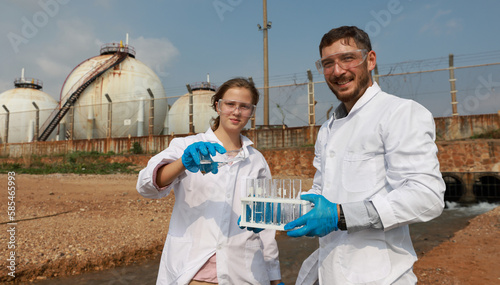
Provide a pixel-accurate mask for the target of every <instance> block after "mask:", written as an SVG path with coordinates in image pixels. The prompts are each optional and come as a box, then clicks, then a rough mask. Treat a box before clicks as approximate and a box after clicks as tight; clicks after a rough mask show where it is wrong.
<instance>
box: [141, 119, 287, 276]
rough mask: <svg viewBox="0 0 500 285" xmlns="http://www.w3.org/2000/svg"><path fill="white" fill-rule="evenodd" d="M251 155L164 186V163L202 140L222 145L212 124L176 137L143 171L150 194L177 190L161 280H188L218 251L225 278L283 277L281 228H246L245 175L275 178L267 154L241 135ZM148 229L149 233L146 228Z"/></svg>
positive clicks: (146, 191)
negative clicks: (242, 221) (159, 176)
mask: <svg viewBox="0 0 500 285" xmlns="http://www.w3.org/2000/svg"><path fill="white" fill-rule="evenodd" d="M241 140H242V143H243V152H244V156H245V159H244V160H243V161H240V162H236V163H234V164H233V165H225V166H222V167H221V168H219V173H218V174H215V175H214V174H212V173H208V174H206V175H203V174H201V173H200V172H197V173H192V172H189V171H187V170H186V171H185V172H184V173H183V174H181V175H180V176H179V177H178V178H176V179H175V181H173V182H172V183H171V184H170V185H169V186H167V187H165V188H164V189H158V188H157V186H155V183H154V181H155V180H156V172H157V169H158V167H159V166H161V165H164V164H167V163H171V162H173V161H175V160H177V159H179V158H180V157H181V156H182V154H183V152H184V150H185V149H186V147H187V146H189V145H190V144H192V143H194V142H197V141H207V142H215V143H219V144H221V145H222V143H221V142H220V141H219V140H218V139H217V137H216V136H215V134H214V133H213V131H212V130H210V129H209V130H208V131H207V132H206V133H202V134H197V135H194V136H189V137H185V138H175V139H173V140H172V142H171V143H170V145H169V147H168V148H167V149H166V150H164V151H162V152H160V153H159V154H157V155H155V156H154V157H152V158H151V160H150V161H149V162H148V165H147V167H146V168H145V169H143V170H142V171H141V172H140V173H139V179H138V181H137V190H138V191H139V193H140V194H141V195H142V196H144V197H146V198H153V199H156V198H161V197H164V196H166V195H168V194H169V192H170V191H171V190H173V191H174V193H175V205H174V209H173V212H172V217H171V219H170V226H169V230H168V235H167V240H166V242H165V246H164V249H163V254H162V257H161V262H160V269H159V273H158V280H157V284H187V283H189V281H190V280H191V279H192V277H193V276H194V275H195V274H196V273H197V272H198V270H199V269H200V268H201V267H202V266H203V265H204V264H205V262H206V261H207V260H208V259H209V258H210V257H211V256H212V255H213V254H214V253H216V254H217V278H218V282H219V284H266V285H267V284H269V282H270V280H278V279H281V274H280V267H279V260H278V247H277V244H276V240H275V239H274V238H275V231H273V230H264V231H262V232H260V233H259V234H255V233H253V232H252V231H248V230H246V229H240V228H239V226H238V224H237V222H238V218H239V216H240V215H241V202H240V194H241V191H243V190H245V188H244V187H243V185H244V184H243V183H244V178H246V177H250V178H270V177H271V175H270V170H269V166H268V165H267V162H266V161H265V159H264V157H263V156H262V154H261V153H260V152H259V151H257V150H256V149H254V148H253V147H252V146H251V145H252V142H251V141H250V140H249V139H248V138H246V137H244V136H241ZM145 234H147V233H145Z"/></svg>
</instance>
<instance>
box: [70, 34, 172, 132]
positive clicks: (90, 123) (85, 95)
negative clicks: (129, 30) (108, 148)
mask: <svg viewBox="0 0 500 285" xmlns="http://www.w3.org/2000/svg"><path fill="white" fill-rule="evenodd" d="M119 50H121V51H123V50H125V51H126V52H127V53H128V56H127V57H126V58H125V59H124V60H123V61H122V62H121V63H119V64H118V65H116V66H114V67H112V68H110V69H108V70H107V71H106V72H104V73H103V74H101V75H100V76H99V77H98V78H97V79H95V81H93V82H92V83H91V84H90V85H88V86H87V87H86V88H85V89H84V91H83V92H82V93H81V95H80V96H79V98H78V100H76V102H75V103H74V111H73V115H71V112H69V113H68V115H69V116H68V115H66V119H67V121H68V124H70V121H71V120H73V129H72V132H73V139H90V138H105V137H106V136H107V134H108V132H107V131H108V128H109V124H110V120H109V117H111V136H112V137H126V136H137V135H148V134H149V133H148V132H149V130H150V128H149V123H150V118H151V117H153V118H154V123H153V125H154V128H153V134H154V135H159V134H161V133H162V131H163V123H164V121H165V116H166V112H167V100H166V98H165V97H166V95H165V90H164V88H163V84H162V83H161V81H160V79H159V78H158V76H157V75H156V74H155V73H154V72H153V70H151V69H150V68H149V67H147V66H146V65H145V64H144V63H142V62H140V61H139V60H137V59H136V58H135V51H134V49H133V48H132V47H130V46H128V45H125V46H123V45H122V44H115V43H112V44H105V45H103V46H102V47H101V54H100V55H99V56H95V57H92V58H90V59H87V60H85V61H84V62H82V63H80V64H79V65H78V66H77V67H75V69H74V70H73V71H72V72H71V73H70V74H69V75H68V77H67V78H66V81H65V83H64V86H63V88H62V91H61V97H62V100H61V102H62V104H64V103H65V102H66V101H67V100H68V98H69V97H70V95H71V94H70V93H71V92H69V91H70V90H75V89H76V88H73V89H72V87H74V85H81V84H83V83H84V82H82V81H81V79H82V78H84V77H86V76H88V74H90V73H91V72H93V71H94V70H95V69H96V68H98V67H99V66H100V65H101V64H104V63H105V62H106V61H107V60H108V59H110V58H111V57H112V56H113V55H114V54H115V53H116V52H117V51H119ZM148 89H149V90H150V91H151V92H148ZM106 94H107V95H108V97H109V99H110V100H111V103H110V102H109V100H108V99H107V98H106ZM151 95H152V96H154V100H153V99H152V97H151ZM141 100H143V101H144V104H141V103H140V102H141ZM109 104H111V108H109ZM140 107H142V108H144V109H143V110H139V108H140ZM109 110H111V111H110V112H111V116H108V115H109V114H108V111H109ZM150 110H154V111H151V112H150ZM142 114H143V115H142ZM153 114H154V115H153ZM139 115H141V116H144V118H138V116H139ZM138 124H144V126H142V128H141V126H138ZM138 130H139V131H141V130H144V133H141V134H138ZM68 131H71V130H68ZM141 132H142V131H141Z"/></svg>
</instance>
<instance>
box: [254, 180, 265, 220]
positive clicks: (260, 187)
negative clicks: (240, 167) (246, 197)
mask: <svg viewBox="0 0 500 285" xmlns="http://www.w3.org/2000/svg"><path fill="white" fill-rule="evenodd" d="M254 181H255V182H254V186H255V197H256V198H262V197H263V194H264V193H263V192H264V179H255V180H254ZM254 203H255V210H254V213H255V222H256V223H262V222H263V220H264V202H254Z"/></svg>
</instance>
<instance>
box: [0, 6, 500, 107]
mask: <svg viewBox="0 0 500 285" xmlns="http://www.w3.org/2000/svg"><path fill="white" fill-rule="evenodd" d="M1 1H2V9H1V11H0V22H1V24H0V50H1V51H2V53H1V54H0V59H1V62H2V66H1V68H0V92H3V91H5V90H8V89H11V88H13V80H14V79H15V78H16V77H20V74H21V68H23V67H24V68H25V69H26V71H25V76H26V77H34V78H37V79H40V80H42V81H43V82H44V91H45V92H47V93H49V94H51V95H52V96H53V97H54V98H56V99H57V100H58V99H59V92H60V90H61V87H62V84H63V82H64V79H65V78H66V76H67V75H68V74H69V73H70V72H71V70H72V69H73V68H74V67H75V66H76V65H78V64H79V63H81V62H82V61H84V60H85V59H87V58H90V57H92V56H96V55H98V54H99V47H100V45H101V44H103V43H108V42H119V41H120V40H125V35H126V33H128V34H129V44H130V45H131V46H134V47H135V49H136V51H137V55H136V58H137V59H138V60H140V61H142V62H144V63H146V64H148V65H149V66H150V67H151V68H152V69H153V70H155V71H156V73H157V74H158V75H159V77H160V78H161V80H162V82H163V85H164V88H165V90H166V92H167V96H174V95H182V94H184V93H186V88H185V85H186V84H187V83H193V82H199V81H204V80H206V75H207V73H210V80H211V82H213V83H215V84H220V83H222V82H224V81H225V80H227V79H229V78H231V77H234V76H245V77H248V76H252V77H253V78H254V80H255V82H256V84H257V85H258V86H262V85H263V67H262V66H263V65H262V58H263V46H262V41H263V35H262V32H261V31H259V30H258V28H257V24H260V25H262V24H263V23H262V1H260V0H171V1H161V0H150V1H148V0H145V1H132V0H100V1H99V0H92V1H90V0H89V1H83V0H1ZM267 6H268V7H267V8H268V20H269V21H272V28H271V29H270V30H269V73H270V85H279V84H290V83H293V82H294V81H298V82H305V80H306V78H307V77H306V71H307V70H308V69H311V70H312V71H313V75H314V80H315V81H319V80H322V78H321V76H320V75H319V74H318V73H317V72H316V70H315V67H314V61H315V60H317V59H318V44H319V41H320V39H321V37H322V35H323V34H324V33H326V32H327V31H328V30H330V29H331V28H333V27H337V26H341V25H356V26H358V27H360V28H363V29H365V30H366V31H367V32H368V33H369V35H370V37H371V39H372V45H373V49H374V50H375V51H376V53H377V57H378V58H377V60H378V63H379V65H380V67H381V71H383V70H384V67H388V66H391V65H392V64H395V63H400V62H408V61H410V62H412V61H415V60H424V61H425V60H428V59H435V58H441V59H444V60H442V62H440V63H439V64H444V66H442V65H441V66H439V68H442V67H446V64H447V56H448V54H450V53H453V54H455V55H456V61H455V65H456V66H460V65H471V64H479V63H485V62H500V58H499V55H500V37H498V27H497V25H495V23H498V20H497V17H498V11H500V2H499V1H496V0H479V1H466V0H458V1H457V0H441V1H439V0H438V1H415V0H413V1H412V0H389V1H386V0H384V1H368V0H365V1H333V0H312V1H298V0H289V1H284V0H268V1H267ZM30 27H31V29H30ZM33 27H34V29H33ZM488 52H492V54H493V57H480V56H474V55H476V54H479V55H481V54H484V53H488ZM467 55H472V56H467ZM462 59H463V61H462V62H461V60H462ZM439 64H438V65H439ZM431 68H438V67H431ZM495 72H496V73H494V74H493V75H492V76H493V77H492V79H491V81H493V82H500V78H499V75H498V69H496V71H495ZM488 74H489V75H490V76H491V72H490V73H488ZM485 76H486V75H485ZM486 77H487V76H486ZM415 84H418V82H415ZM446 84H447V83H446ZM497 85H498V84H497ZM497 89H500V88H497ZM330 95H331V94H330ZM396 95H397V94H396ZM331 96H332V97H333V95H331ZM496 100H497V101H496V102H498V97H497V99H496ZM499 103H500V102H499ZM489 105H491V103H490V104H489ZM493 109H498V107H497V106H496V107H495V108H493ZM493 109H492V110H493ZM476 111H477V110H476ZM477 112H481V111H477ZM485 112H490V110H487V111H485ZM495 112H496V111H495Z"/></svg>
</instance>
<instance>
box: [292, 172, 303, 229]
mask: <svg viewBox="0 0 500 285" xmlns="http://www.w3.org/2000/svg"><path fill="white" fill-rule="evenodd" d="M292 184H293V186H292V187H293V196H292V198H293V199H298V200H300V196H299V194H300V192H301V191H302V180H300V179H293V181H292ZM293 208H294V209H293V217H292V218H293V220H296V219H297V218H299V217H300V216H302V205H301V204H293Z"/></svg>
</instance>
